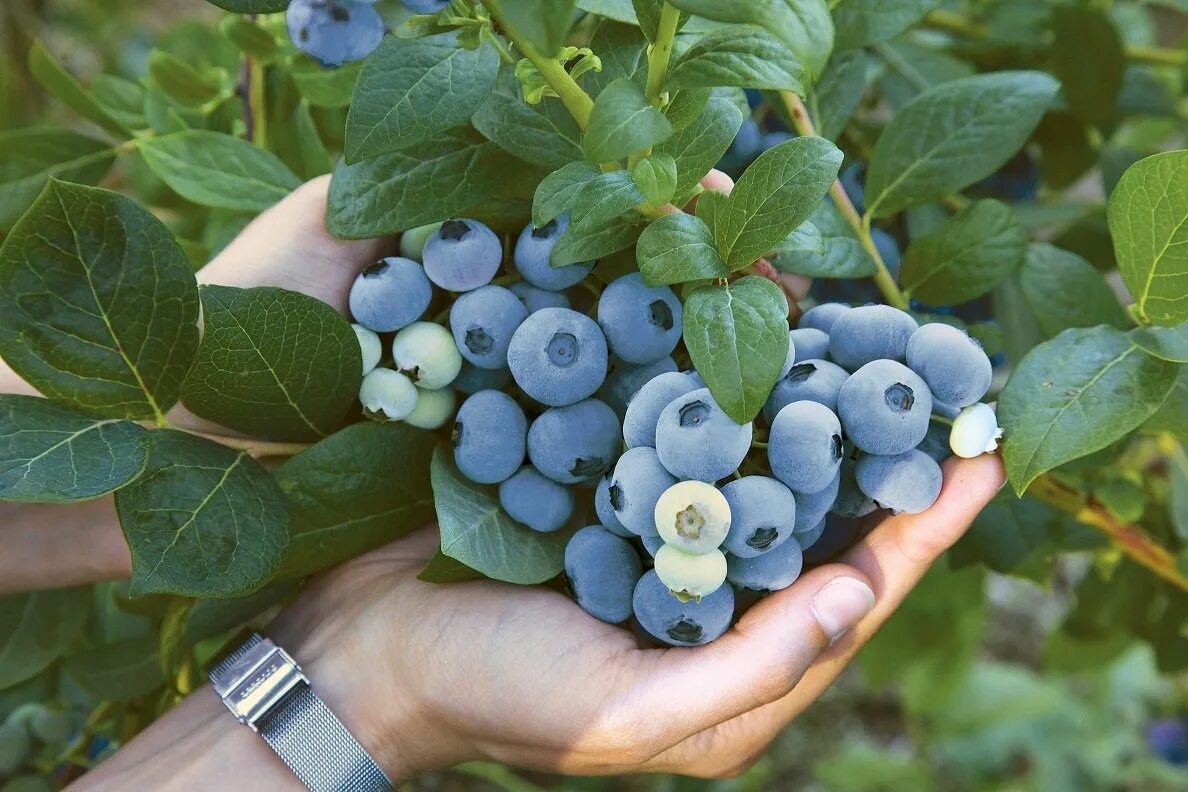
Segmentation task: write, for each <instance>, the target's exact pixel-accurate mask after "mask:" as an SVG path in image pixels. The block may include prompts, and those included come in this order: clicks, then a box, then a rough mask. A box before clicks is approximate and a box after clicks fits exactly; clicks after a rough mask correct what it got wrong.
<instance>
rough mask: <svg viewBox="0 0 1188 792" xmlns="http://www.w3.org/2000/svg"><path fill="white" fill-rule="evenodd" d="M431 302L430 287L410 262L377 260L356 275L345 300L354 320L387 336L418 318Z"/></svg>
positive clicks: (421, 270) (424, 276)
mask: <svg viewBox="0 0 1188 792" xmlns="http://www.w3.org/2000/svg"><path fill="white" fill-rule="evenodd" d="M432 299H433V285H432V284H431V283H429V278H428V277H427V276H426V275H425V270H424V269H422V268H421V265H420V264H418V263H417V262H415V261H413V260H412V259H406V258H397V257H394V256H392V257H389V258H385V259H380V260H379V261H377V262H376V263H374V264H372V265H371V266H370V267H368V268H367V269H365V270H363V271H362V272H361V273H359V276H358V277H357V278H355V282H354V283H353V284H351V293H350V297H349V298H348V302H349V303H350V308H351V316H353V317H355V321H356V322H358V323H359V324H361V325H363V326H364V327H366V328H367V329H369V330H374V331H375V332H377V333H390V332H392V331H394V330H399V329H400V328H402V327H405V326H406V325H410V324H412V323H413V322H415V321H417V320H418V319H420V318H421V317H422V316H423V315H424V314H425V310H426V309H427V308H428V307H429V302H430V301H431V300H432Z"/></svg>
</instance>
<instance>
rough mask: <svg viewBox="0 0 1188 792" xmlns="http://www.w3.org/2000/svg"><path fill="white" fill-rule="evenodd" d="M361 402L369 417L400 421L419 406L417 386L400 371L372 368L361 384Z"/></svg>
mask: <svg viewBox="0 0 1188 792" xmlns="http://www.w3.org/2000/svg"><path fill="white" fill-rule="evenodd" d="M359 402H360V403H361V404H362V405H363V411H364V412H365V413H366V414H367V416H368V417H369V418H374V419H376V420H380V421H399V420H401V419H403V418H405V417H406V416H408V414H409V413H411V412H412V411H413V410H414V409H415V408H416V406H417V386H416V385H413V383H412V380H410V379H409V378H408V377H406V376H404V375H403V374H401V373H400V372H398V371H393V370H392V369H389V368H377V369H372V370H371V371H369V372H368V373H367V376H365V377H364V378H363V383H362V384H361V385H360V386H359Z"/></svg>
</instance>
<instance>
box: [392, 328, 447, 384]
mask: <svg viewBox="0 0 1188 792" xmlns="http://www.w3.org/2000/svg"><path fill="white" fill-rule="evenodd" d="M392 360H394V361H395V363H396V368H397V369H398V370H399V371H400V372H402V373H403V374H405V375H406V376H407V377H408V378H409V379H411V380H412V381H413V384H415V385H416V386H417V387H418V388H427V389H429V390H437V389H438V388H444V387H445V386H446V385H449V384H450V383H451V382H453V381H454V378H455V377H457V376H458V372H459V371H461V370H462V355H461V354H460V353H459V352H458V347H457V345H455V343H454V335H453V333H451V332H450V331H449V330H447V329H446V328H444V327H442V326H441V325H439V324H435V323H433V322H413V323H412V324H410V325H409V326H408V327H406V328H404V329H403V330H401V331H400V332H399V333H397V334H396V340H394V341H393V342H392Z"/></svg>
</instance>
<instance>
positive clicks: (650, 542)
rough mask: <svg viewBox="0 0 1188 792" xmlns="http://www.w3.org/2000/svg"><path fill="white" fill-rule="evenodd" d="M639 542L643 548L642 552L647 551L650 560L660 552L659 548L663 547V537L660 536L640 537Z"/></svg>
mask: <svg viewBox="0 0 1188 792" xmlns="http://www.w3.org/2000/svg"><path fill="white" fill-rule="evenodd" d="M639 541H640V544H642V545H643V546H644V550H647V551H648V555H650V556H651V557H652V558H655V557H656V554H657V553H659V552H660V548H661V547H664V537H663V536H661V535H660V534H656V535H655V536H641V537H639Z"/></svg>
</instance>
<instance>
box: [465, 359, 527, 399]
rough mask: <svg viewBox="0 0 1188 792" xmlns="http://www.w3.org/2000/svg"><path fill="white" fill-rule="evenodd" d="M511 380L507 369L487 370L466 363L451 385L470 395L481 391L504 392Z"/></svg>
mask: <svg viewBox="0 0 1188 792" xmlns="http://www.w3.org/2000/svg"><path fill="white" fill-rule="evenodd" d="M511 379H512V377H511V371H509V370H508V369H506V368H501V369H485V368H479V367H478V366H476V365H474V364H473V363H469V362H465V361H464V362H463V363H462V370H461V371H459V372H458V376H457V377H455V378H454V381H453V382H452V383H451V384H452V385H453V386H454V387H455V388H457V389H458V390H459V391H460V392H462V393H467V394H469V393H478V392H479V391H481V390H503V388H504V386H506V385H507V384H508V383H510V382H511Z"/></svg>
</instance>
